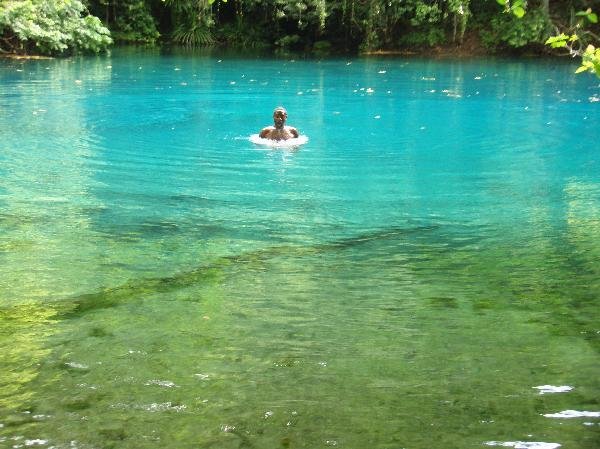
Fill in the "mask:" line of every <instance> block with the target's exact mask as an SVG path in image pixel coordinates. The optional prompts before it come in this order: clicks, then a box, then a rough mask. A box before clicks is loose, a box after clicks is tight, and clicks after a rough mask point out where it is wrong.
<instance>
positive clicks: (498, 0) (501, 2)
mask: <svg viewBox="0 0 600 449" xmlns="http://www.w3.org/2000/svg"><path fill="white" fill-rule="evenodd" d="M496 1H497V2H498V4H500V5H502V6H506V0H496Z"/></svg>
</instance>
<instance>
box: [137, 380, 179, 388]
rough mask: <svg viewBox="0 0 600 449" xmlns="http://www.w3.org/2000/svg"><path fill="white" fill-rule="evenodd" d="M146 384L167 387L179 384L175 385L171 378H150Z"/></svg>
mask: <svg viewBox="0 0 600 449" xmlns="http://www.w3.org/2000/svg"><path fill="white" fill-rule="evenodd" d="M144 385H158V386H159V387H167V388H172V387H176V386H177V385H175V383H174V382H171V381H170V380H149V381H148V382H146V383H145V384H144Z"/></svg>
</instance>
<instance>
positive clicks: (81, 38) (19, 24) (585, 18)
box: [0, 0, 600, 54]
mask: <svg viewBox="0 0 600 449" xmlns="http://www.w3.org/2000/svg"><path fill="white" fill-rule="evenodd" d="M592 10H593V11H598V10H600V0H563V1H557V0H531V1H529V2H525V0H0V51H2V52H17V53H41V54H57V53H59V54H60V53H65V52H74V51H85V50H91V51H100V50H102V49H105V48H106V47H107V46H108V45H110V44H111V43H112V40H115V41H117V42H135V43H149V44H152V43H156V42H158V41H159V40H164V41H168V42H174V43H178V44H184V45H196V46H198V45H222V46H229V47H233V46H234V47H242V48H263V47H264V48H273V49H279V50H288V49H289V50H301V51H315V52H327V51H330V50H343V51H357V50H361V51H374V50H398V49H410V50H415V49H419V50H421V51H423V49H427V48H436V47H440V46H443V47H445V48H448V47H450V48H454V47H458V48H460V47H461V46H463V48H465V47H468V48H471V47H474V46H475V45H477V48H484V49H485V50H486V51H490V52H491V51H503V50H518V49H527V50H528V51H542V49H543V48H545V47H544V42H545V41H546V40H547V39H548V38H549V37H551V36H561V33H563V34H562V35H563V36H565V39H563V40H562V41H560V40H559V41H556V42H555V45H554V46H555V47H558V48H562V49H563V50H564V49H567V50H570V51H572V52H578V54H583V53H584V49H585V48H586V47H587V45H588V44H590V43H591V44H596V45H597V42H598V41H599V40H600V39H599V38H598V34H600V31H599V29H598V24H597V20H595V21H594V18H596V19H597V17H596V16H595V14H593V13H591V11H592ZM582 11H587V15H584V14H583V13H582ZM109 30H110V31H109ZM575 34H576V35H577V37H576V38H573V37H572V36H573V35H575ZM593 50H594V48H593V47H592V51H593Z"/></svg>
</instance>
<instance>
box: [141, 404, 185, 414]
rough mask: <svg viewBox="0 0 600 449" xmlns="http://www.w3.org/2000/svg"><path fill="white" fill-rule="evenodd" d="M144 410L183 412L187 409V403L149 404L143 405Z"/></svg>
mask: <svg viewBox="0 0 600 449" xmlns="http://www.w3.org/2000/svg"><path fill="white" fill-rule="evenodd" d="M142 408H143V409H144V410H146V411H149V412H166V411H175V412H182V411H183V410H185V409H186V406H185V405H172V404H171V402H163V403H162V404H157V403H153V404H149V405H146V406H143V407H142Z"/></svg>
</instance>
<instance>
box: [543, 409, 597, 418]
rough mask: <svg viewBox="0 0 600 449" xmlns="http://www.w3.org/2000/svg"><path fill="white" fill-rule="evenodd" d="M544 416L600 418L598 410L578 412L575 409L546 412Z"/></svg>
mask: <svg viewBox="0 0 600 449" xmlns="http://www.w3.org/2000/svg"><path fill="white" fill-rule="evenodd" d="M544 416H545V417H546V418H600V412H586V411H583V412H579V411H577V410H564V411H562V412H558V413H548V414H546V415H544Z"/></svg>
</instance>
